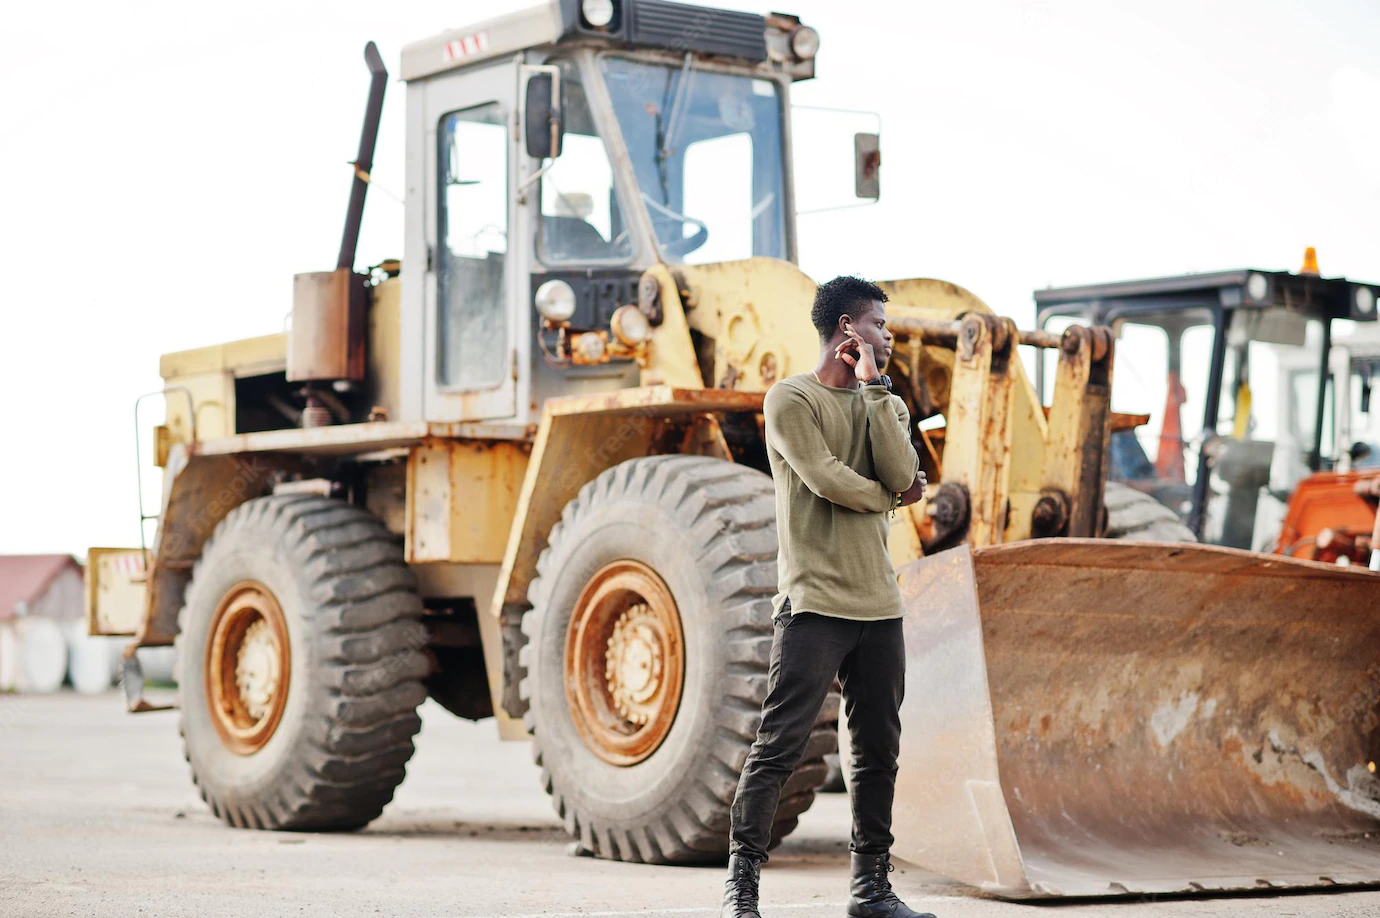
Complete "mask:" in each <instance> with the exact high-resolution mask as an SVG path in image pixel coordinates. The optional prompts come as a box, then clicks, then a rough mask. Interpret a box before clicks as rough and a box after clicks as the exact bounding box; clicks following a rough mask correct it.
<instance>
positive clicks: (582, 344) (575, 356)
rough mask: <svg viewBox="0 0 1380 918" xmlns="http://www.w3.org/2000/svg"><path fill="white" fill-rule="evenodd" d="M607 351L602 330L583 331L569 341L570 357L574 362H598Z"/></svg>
mask: <svg viewBox="0 0 1380 918" xmlns="http://www.w3.org/2000/svg"><path fill="white" fill-rule="evenodd" d="M607 353H608V344H607V343H606V342H605V341H604V335H603V333H602V332H585V333H584V334H583V335H576V336H575V337H574V339H572V340H571V342H570V357H571V359H572V361H573V362H574V363H576V364H588V363H599V362H601V361H602V360H603V359H604V356H605V355H606V354H607Z"/></svg>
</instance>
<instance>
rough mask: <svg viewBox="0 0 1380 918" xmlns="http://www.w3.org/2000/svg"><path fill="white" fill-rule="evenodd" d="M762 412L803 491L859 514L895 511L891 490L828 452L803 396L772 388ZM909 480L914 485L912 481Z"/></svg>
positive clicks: (770, 439)
mask: <svg viewBox="0 0 1380 918" xmlns="http://www.w3.org/2000/svg"><path fill="white" fill-rule="evenodd" d="M763 409H764V413H765V414H766V421H767V442H768V443H770V444H771V446H772V447H773V448H774V449H775V450H776V451H777V452H779V453H780V454H781V456H782V458H784V459H785V460H786V462H787V463H788V464H789V465H790V467H791V469H792V470H793V471H794V472H795V473H796V474H797V475H799V476H800V480H801V481H803V482H805V487H807V488H809V489H810V490H811V491H813V492H814V493H815V494H817V495H818V496H820V497H822V498H824V499H825V500H827V501H829V502H830V503H834V504H838V505H839V506H840V507H847V508H848V509H849V510H856V511H858V512H859V513H869V512H870V513H880V512H882V511H884V510H889V509H891V507H892V505H893V503H894V502H895V496H894V494H893V492H892V491H891V490H888V489H887V487H886V486H885V485H884V484H883V483H882V482H880V481H873V480H872V479H871V478H866V477H864V476H862V475H859V474H858V473H857V472H855V471H853V470H852V469H851V468H849V467H848V465H847V463H845V462H844V461H843V460H842V459H840V458H839V457H838V456H835V455H834V454H833V453H832V452H831V451H830V450H829V447H828V445H827V444H826V443H825V442H824V435H823V434H822V433H821V432H820V429H819V425H818V423H816V421H815V416H814V412H813V411H811V410H810V405H809V403H808V402H806V401H805V398H804V396H802V395H800V393H798V392H796V391H794V390H793V389H791V388H790V387H788V386H781V385H777V386H772V387H771V389H769V390H767V397H766V401H765V404H764V406H763ZM893 423H894V421H893ZM911 477H912V480H913V479H914V476H913V475H912V476H911ZM906 487H910V482H906ZM897 490H902V491H904V490H905V488H899V489H897Z"/></svg>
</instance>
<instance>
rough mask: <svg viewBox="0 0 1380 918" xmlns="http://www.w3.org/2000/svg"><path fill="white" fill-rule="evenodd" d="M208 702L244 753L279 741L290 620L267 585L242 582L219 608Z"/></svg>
mask: <svg viewBox="0 0 1380 918" xmlns="http://www.w3.org/2000/svg"><path fill="white" fill-rule="evenodd" d="M206 656H207V659H206V669H205V671H206V699H207V703H208V705H209V707H210V709H211V719H212V721H213V722H214V723H215V725H216V732H217V733H219V734H220V738H221V740H222V742H224V743H225V745H226V746H227V747H228V748H229V749H230V750H231V751H232V752H235V753H238V754H240V755H252V754H253V753H255V752H258V751H259V750H260V749H262V748H263V747H264V745H265V744H266V743H267V742H268V741H269V740H270V739H271V738H272V737H273V733H274V731H275V730H276V729H277V727H278V722H279V721H280V720H281V719H282V715H283V708H284V707H285V706H286V704H287V690H288V676H289V673H290V662H291V661H290V656H289V647H288V635H287V622H286V620H285V619H284V618H283V610H282V609H281V608H280V607H279V605H278V600H277V599H276V598H275V597H274V596H273V594H272V592H270V591H269V590H268V588H267V587H265V586H263V585H262V584H258V583H250V582H245V583H240V584H237V585H236V586H234V587H232V588H231V589H230V590H229V591H228V592H227V593H226V594H225V597H224V598H223V599H221V601H220V604H219V605H218V606H217V607H216V612H215V616H214V617H213V618H212V620H211V637H210V641H209V643H208V644H207V648H206Z"/></svg>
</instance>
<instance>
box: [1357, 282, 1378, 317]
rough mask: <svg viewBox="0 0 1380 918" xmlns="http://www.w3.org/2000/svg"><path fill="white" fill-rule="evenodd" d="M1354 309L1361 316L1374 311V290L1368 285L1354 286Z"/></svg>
mask: <svg viewBox="0 0 1380 918" xmlns="http://www.w3.org/2000/svg"><path fill="white" fill-rule="evenodd" d="M1355 299H1356V311H1357V312H1359V313H1360V314H1361V315H1363V316H1368V315H1370V314H1371V313H1373V312H1375V291H1374V290H1372V289H1370V288H1369V287H1357V288H1356V294H1355Z"/></svg>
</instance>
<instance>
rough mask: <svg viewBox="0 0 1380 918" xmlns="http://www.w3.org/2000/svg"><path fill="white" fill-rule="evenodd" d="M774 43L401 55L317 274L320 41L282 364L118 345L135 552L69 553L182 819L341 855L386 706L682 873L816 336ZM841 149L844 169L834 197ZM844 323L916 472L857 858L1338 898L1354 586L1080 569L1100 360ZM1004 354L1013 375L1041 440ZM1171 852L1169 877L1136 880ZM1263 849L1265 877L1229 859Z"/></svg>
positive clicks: (731, 736)
mask: <svg viewBox="0 0 1380 918" xmlns="http://www.w3.org/2000/svg"><path fill="white" fill-rule="evenodd" d="M818 46H819V36H818V35H817V34H816V33H815V32H814V30H813V29H811V28H810V27H809V26H807V25H804V24H802V23H801V22H800V21H799V20H798V19H795V18H794V17H790V16H786V15H781V14H772V15H770V16H765V17H763V16H757V15H751V14H746V13H737V12H730V11H726V10H717V9H709V8H704V7H691V6H683V5H679V4H674V3H667V2H661V0H598V2H595V0H585V2H576V0H552V2H549V3H546V4H544V5H542V6H539V7H536V8H534V9H531V10H527V11H524V12H519V13H514V14H511V15H507V16H504V17H501V18H497V19H492V20H489V21H487V22H483V23H479V24H477V25H474V26H471V27H467V28H464V29H458V30H454V31H450V32H446V33H444V34H442V35H439V36H436V37H435V38H432V39H428V40H425V41H422V42H418V43H416V44H413V45H409V46H407V47H406V48H405V49H404V50H403V53H402V77H403V79H404V81H405V82H406V106H407V128H406V130H407V144H406V157H407V162H406V185H407V187H406V195H405V196H406V215H405V232H404V252H403V256H404V257H403V258H402V260H401V263H400V264H399V263H397V262H385V263H383V264H381V265H378V266H375V267H374V268H372V269H370V270H369V271H367V272H363V273H360V272H357V271H356V270H355V264H354V262H355V239H356V237H357V232H358V228H359V223H360V219H361V216H362V211H363V205H364V197H365V192H366V190H367V185H368V180H369V170H370V168H371V160H372V148H373V138H374V135H375V133H376V130H377V125H378V115H379V109H380V106H381V105H382V101H383V92H384V86H385V80H386V74H385V71H384V67H383V64H382V62H381V60H380V59H379V57H378V55H377V52H376V51H375V50H373V48H372V46H370V48H369V49H368V50H367V51H366V58H367V60H368V61H369V64H370V68H371V70H372V71H373V72H374V85H373V89H372V90H371V94H370V102H369V107H368V109H367V114H366V120H365V130H364V136H363V138H362V141H361V150H360V155H359V157H358V160H357V162H356V173H355V178H354V184H353V188H352V195H351V206H350V209H349V211H348V213H347V221H346V230H345V234H344V240H343V242H342V246H341V252H340V257H339V259H338V261H337V265H336V268H335V269H334V270H333V271H329V272H321V273H315V274H302V275H298V276H297V278H296V280H295V282H294V288H293V294H294V303H293V315H292V325H291V330H290V331H288V332H287V333H285V334H277V335H268V336H265V337H262V338H255V339H251V340H247V341H236V342H230V343H227V344H221V345H216V346H212V347H207V348H202V349H199V350H194V351H186V352H181V353H175V354H168V355H166V356H164V358H163V360H162V365H161V375H162V377H163V379H164V382H165V385H164V388H163V389H162V390H161V395H160V397H161V398H162V399H163V401H164V402H165V405H166V421H165V423H164V424H162V425H160V426H159V428H158V429H157V431H156V436H155V449H154V452H155V455H154V460H155V462H156V464H157V465H159V466H161V467H162V470H163V473H162V477H163V487H162V503H161V506H160V508H159V509H158V512H157V513H156V514H155V516H156V524H157V525H156V531H155V534H154V536H153V538H152V540H151V542H150V544H149V545H147V546H146V547H141V548H140V549H134V550H102V549H93V550H92V556H91V565H90V570H91V576H90V580H89V584H88V589H89V594H90V623H91V630H92V631H93V632H94V633H98V634H126V635H131V636H132V637H133V638H134V640H133V641H132V642H131V644H130V646H129V650H128V651H127V654H126V673H125V690H126V694H127V701H128V704H129V707H130V709H131V710H147V709H149V708H151V707H155V706H154V705H152V704H151V703H150V702H149V701H148V700H146V699H145V698H144V695H143V686H142V678H141V676H140V674H139V671H138V660H137V656H136V650H137V649H138V648H140V647H150V646H159V645H168V644H173V643H175V644H176V645H177V646H178V651H179V652H178V707H179V708H180V711H181V728H182V734H183V737H184V740H185V744H186V754H187V758H188V761H189V763H190V766H191V770H192V775H193V778H194V780H195V781H196V783H197V785H198V787H199V788H200V790H201V793H202V795H203V797H204V798H205V799H206V801H207V803H208V804H209V805H210V806H211V808H212V809H213V810H214V811H215V812H216V814H217V815H218V816H220V817H221V818H222V819H224V820H225V821H226V822H228V823H230V824H232V825H235V826H243V827H253V828H264V829H320V830H327V829H348V828H352V827H357V826H361V825H364V824H366V823H368V822H369V821H370V820H372V819H373V818H375V817H376V816H378V815H379V813H380V811H381V810H382V808H383V807H384V806H385V805H386V804H387V803H388V801H389V800H390V799H391V797H392V794H393V791H394V789H395V788H396V787H397V785H398V784H399V782H401V781H402V779H403V775H404V768H405V765H406V762H407V760H408V758H409V756H410V755H411V752H412V738H413V736H414V735H415V734H416V732H417V730H418V729H419V726H420V724H419V720H418V717H417V714H416V708H417V706H418V705H419V704H421V702H422V701H423V700H425V699H426V698H427V697H431V698H434V699H435V700H436V701H437V702H438V703H440V704H441V705H442V706H444V707H445V708H446V709H448V710H449V711H451V712H452V713H454V714H456V715H458V716H461V717H467V718H474V719H478V718H488V717H492V718H493V719H494V720H495V721H496V722H497V726H498V729H499V731H500V734H501V735H502V736H504V737H505V738H509V739H529V741H530V742H532V743H533V746H534V750H535V755H536V757H537V760H538V762H539V763H540V766H541V775H542V780H543V781H544V783H545V785H546V789H547V790H548V792H549V793H550V794H551V796H552V799H553V802H554V803H555V806H556V809H557V811H558V812H559V813H560V815H561V817H562V818H563V820H564V822H565V825H566V827H567V829H568V830H569V831H570V833H571V834H572V835H573V836H575V837H576V838H577V839H578V841H579V844H580V845H581V846H582V847H583V848H584V849H586V850H587V851H589V852H591V853H593V854H596V855H598V856H600V857H606V858H615V859H622V860H629V861H643V862H653V863H695V862H705V861H715V860H720V859H722V858H723V857H724V855H725V853H726V848H727V834H728V819H729V804H730V801H731V798H732V794H733V791H734V787H735V784H736V781H737V775H738V771H739V769H740V767H741V766H742V764H743V761H744V759H745V757H746V754H747V751H748V748H749V746H750V744H751V742H752V739H753V736H754V732H755V729H756V726H757V722H758V714H759V706H760V703H761V701H762V698H763V695H764V692H765V687H766V679H767V655H768V650H769V647H770V643H771V623H770V604H769V598H770V596H771V595H772V593H773V592H774V591H775V588H776V573H775V554H776V536H775V521H774V517H773V502H772V485H771V480H770V478H769V477H768V474H767V463H766V455H765V448H764V444H763V433H762V418H761V408H762V395H763V392H764V391H765V390H766V389H767V388H768V387H769V386H770V385H771V384H772V383H774V382H775V381H777V380H778V379H781V378H783V377H785V376H787V375H791V374H796V373H801V372H805V371H807V370H808V369H809V368H810V367H811V366H812V364H813V362H814V360H815V357H816V354H817V348H818V342H817V339H816V336H815V332H814V329H813V328H812V327H811V324H810V321H809V317H808V312H809V306H810V302H811V298H812V295H813V292H814V283H813V282H812V281H811V280H810V279H809V278H808V277H806V276H805V275H804V274H802V273H801V272H800V270H799V269H798V268H797V267H796V265H795V253H796V230H795V220H794V205H793V201H794V198H793V193H792V183H791V180H790V173H789V169H788V167H787V164H788V163H789V162H790V143H791V138H790V133H789V130H788V124H789V119H788V117H787V115H788V113H789V99H790V91H791V86H792V83H793V82H794V81H796V80H800V79H806V78H809V77H812V76H813V75H814V66H815V54H816V51H817V49H818ZM876 139H877V138H876V137H875V136H872V135H858V136H856V137H853V138H845V140H851V141H852V142H853V146H854V149H855V152H856V174H855V176H854V180H855V184H856V189H857V191H858V193H859V195H860V196H864V197H875V196H876V195H877V191H878V164H879V161H880V160H879V155H878V153H877V143H876ZM885 287H886V289H887V292H888V295H889V297H890V304H889V309H888V311H889V315H890V316H891V317H892V327H893V330H894V331H895V332H896V334H897V339H898V347H897V350H896V353H895V356H894V357H893V364H892V368H891V374H892V376H893V378H894V379H895V380H896V381H897V385H898V391H899V392H900V393H901V394H902V395H903V397H904V398H905V399H906V401H907V403H908V404H909V406H910V408H911V413H912V416H913V417H914V418H916V419H917V421H922V422H923V426H924V429H923V430H922V429H920V428H919V427H917V429H916V430H915V431H914V438H915V442H916V445H917V449H918V450H919V452H920V455H921V456H922V459H923V462H924V466H925V469H926V471H927V472H928V473H929V477H930V481H932V482H934V483H935V485H934V487H933V491H932V494H931V495H930V497H929V499H928V500H926V501H925V502H923V503H922V504H917V505H915V506H914V507H910V508H907V509H906V510H904V511H900V512H898V513H896V515H895V517H894V518H893V526H892V530H891V533H892V537H891V549H892V551H893V554H894V557H895V560H896V561H897V562H898V566H899V567H900V569H901V573H902V581H903V585H904V588H905V589H906V591H907V595H908V596H909V597H910V605H911V614H910V616H909V618H908V622H907V627H908V628H909V629H910V630H911V631H912V634H911V637H910V639H911V644H910V646H911V648H912V660H911V667H910V676H909V678H910V680H911V681H910V685H909V689H908V703H907V704H908V706H907V714H906V716H907V718H908V720H907V725H906V742H907V748H906V753H905V758H904V760H903V762H902V772H903V784H902V786H901V789H900V790H901V792H900V794H899V795H898V803H897V810H896V822H897V825H898V832H897V835H898V848H897V851H898V853H899V854H901V855H902V856H904V857H908V858H911V859H912V860H915V861H917V862H919V863H921V864H924V865H926V866H930V867H932V868H934V869H938V870H942V871H943V872H945V873H948V874H949V875H951V876H954V877H957V878H959V879H962V880H966V881H968V882H972V883H975V884H978V885H981V886H983V887H985V888H987V889H991V890H994V891H997V892H1000V893H1003V894H1007V895H1014V896H1021V895H1032V894H1042V893H1043V894H1051V893H1060V892H1080V893H1081V892H1101V893H1108V892H1118V891H1125V890H1128V889H1139V888H1149V887H1154V888H1161V887H1166V888H1170V887H1172V888H1176V889H1183V888H1190V887H1191V884H1193V883H1198V884H1201V885H1204V886H1214V885H1241V883H1242V882H1246V885H1255V883H1256V881H1257V879H1264V880H1267V881H1271V882H1274V881H1275V880H1276V879H1280V878H1282V879H1281V882H1311V883H1318V882H1324V880H1321V879H1319V877H1322V876H1326V877H1328V878H1329V879H1328V880H1327V881H1326V882H1338V883H1345V882H1353V881H1357V880H1374V879H1377V878H1380V858H1377V857H1376V855H1375V849H1374V845H1375V842H1374V841H1373V840H1371V838H1370V836H1366V835H1365V834H1364V833H1365V830H1366V829H1367V828H1373V827H1375V826H1376V824H1377V823H1380V820H1377V819H1376V817H1375V813H1374V812H1373V811H1374V810H1375V809H1376V808H1377V807H1380V804H1377V803H1376V801H1375V800H1374V799H1373V798H1372V796H1370V794H1369V788H1370V785H1369V784H1368V783H1367V781H1368V780H1369V779H1368V775H1369V771H1368V770H1367V769H1368V765H1369V762H1370V761H1371V759H1372V758H1374V747H1375V744H1376V743H1375V728H1376V724H1375V717H1374V707H1375V704H1374V702H1375V698H1374V697H1373V694H1371V688H1372V686H1373V685H1374V682H1373V681H1372V679H1371V676H1370V675H1369V671H1368V670H1367V669H1366V667H1367V666H1369V665H1370V663H1369V661H1370V660H1371V659H1373V658H1374V656H1375V654H1374V653H1373V650H1374V649H1375V648H1376V646H1377V642H1376V640H1375V638H1374V636H1373V630H1374V625H1373V624H1372V623H1373V622H1374V621H1376V615H1375V612H1376V610H1375V601H1376V599H1377V584H1380V578H1378V577H1377V576H1375V575H1372V574H1366V573H1356V572H1346V571H1337V570H1323V569H1320V568H1319V567H1317V566H1315V565H1311V564H1308V563H1304V562H1291V561H1289V560H1287V559H1280V558H1272V559H1269V560H1268V561H1267V560H1265V559H1262V558H1260V557H1259V556H1256V555H1251V554H1247V553H1240V552H1230V551H1225V550H1222V549H1208V548H1198V547H1195V546H1193V545H1191V544H1186V545H1172V546H1162V545H1135V544H1131V543H1125V544H1117V543H1113V542H1107V541H1097V540H1095V538H1094V537H1096V536H1098V535H1099V533H1100V532H1101V529H1102V516H1103V512H1104V502H1103V491H1104V484H1105V481H1106V477H1107V454H1108V437H1109V434H1110V431H1111V430H1112V429H1113V428H1114V427H1124V426H1130V425H1134V424H1135V423H1137V421H1138V420H1139V419H1137V418H1128V417H1120V416H1115V415H1113V414H1112V412H1111V411H1110V406H1109V402H1108V392H1109V385H1110V381H1111V372H1112V362H1113V353H1114V343H1115V342H1114V341H1113V340H1112V338H1111V336H1110V334H1109V332H1108V331H1107V330H1106V329H1102V328H1086V327H1079V326H1075V327H1071V328H1069V329H1067V330H1065V331H1063V332H1062V334H1058V335H1056V334H1052V333H1047V332H1021V331H1019V330H1017V329H1016V328H1015V327H1014V326H1013V324H1012V323H1011V322H1010V320H1007V319H1004V318H1001V317H999V316H997V315H995V314H994V313H993V312H992V311H991V310H990V309H988V308H987V307H986V306H985V305H984V304H983V303H982V302H981V301H980V300H979V299H978V298H977V297H975V296H973V295H972V294H971V293H969V292H967V291H966V290H963V289H961V288H959V287H956V286H954V285H952V284H948V283H944V282H941V281H934V280H921V279H912V280H900V281H893V282H889V283H887V284H886V285H885ZM1020 346H1030V347H1035V348H1040V349H1045V350H1048V351H1050V352H1051V353H1053V354H1055V355H1056V356H1055V358H1054V360H1055V364H1056V366H1055V370H1054V382H1053V390H1052V397H1051V399H1050V402H1049V404H1048V405H1045V404H1043V402H1042V400H1041V399H1040V398H1039V397H1038V395H1037V393H1036V391H1035V389H1034V388H1033V387H1032V386H1031V384H1030V382H1029V380H1028V378H1027V376H1026V374H1025V372H1024V370H1023V368H1022V363H1021V361H1020V359H1018V357H1017V349H1018V347H1020ZM1236 596H1239V597H1240V601H1236V600H1235V599H1234V598H1233V597H1236ZM1281 658H1282V660H1283V662H1282V663H1281ZM836 716H837V715H836V707H834V706H828V707H827V708H826V710H825V711H824V712H823V715H822V716H821V718H820V722H819V724H818V728H817V730H816V731H815V735H814V736H813V737H812V739H811V741H810V743H809V744H808V747H807V749H806V750H805V755H804V758H803V760H802V763H801V765H800V766H799V768H798V769H797V771H796V773H795V775H794V776H793V777H792V779H791V780H790V781H789V783H788V784H787V786H786V789H785V794H784V797H783V800H782V803H781V809H780V812H779V814H778V818H777V825H776V836H777V837H778V838H780V837H781V836H783V835H785V834H786V833H788V832H789V831H790V830H791V829H792V828H793V827H794V825H795V822H796V819H797V817H798V816H799V815H800V813H801V812H803V811H804V810H805V809H806V808H807V807H808V806H809V805H810V803H811V801H812V799H813V795H814V792H815V788H816V787H817V786H818V785H819V784H820V782H821V781H822V780H823V779H824V776H825V768H824V764H823V756H824V755H825V754H826V753H827V752H830V751H831V750H832V749H834V748H836V738H835V735H834V734H835V719H836ZM1305 817H1306V818H1305ZM1276 830H1278V831H1276ZM1309 833H1313V834H1309ZM1176 835H1177V836H1179V837H1181V838H1182V837H1188V836H1190V835H1191V836H1192V838H1193V840H1194V844H1195V845H1197V847H1196V848H1193V849H1191V853H1193V854H1194V855H1202V854H1204V853H1211V854H1212V855H1214V857H1207V856H1201V857H1198V856H1195V857H1192V858H1187V857H1185V858H1180V859H1179V860H1173V859H1169V858H1165V857H1161V856H1160V855H1162V854H1164V852H1166V851H1175V850H1178V849H1176V848H1175V847H1174V837H1175V836H1176ZM1304 836H1307V838H1308V839H1309V840H1310V845H1311V847H1309V848H1308V850H1309V851H1310V852H1312V853H1314V854H1318V856H1317V857H1315V858H1314V859H1313V860H1310V861H1308V863H1307V869H1306V870H1303V871H1301V870H1300V869H1299V868H1298V866H1297V863H1298V862H1296V860H1294V859H1293V858H1291V857H1279V855H1278V854H1276V849H1277V848H1278V849H1279V850H1286V853H1291V854H1297V851H1296V850H1295V849H1294V848H1292V847H1289V846H1287V845H1286V844H1285V843H1286V842H1288V841H1290V840H1291V839H1296V838H1301V837H1304ZM1265 845H1268V846H1269V847H1264V846H1265ZM1109 846H1110V850H1109ZM1185 850H1190V849H1185ZM1115 852H1119V853H1120V857H1119V858H1113V857H1112V853H1115ZM1319 852H1323V853H1330V854H1331V857H1330V858H1325V857H1322V854H1320V853H1319ZM1267 855H1268V856H1267ZM1200 868H1201V869H1200ZM1305 873H1306V874H1308V876H1304V874H1305ZM1070 877H1074V878H1076V880H1075V879H1070ZM1223 877H1230V878H1231V879H1230V881H1229V882H1227V881H1223V880H1222V878H1223ZM1240 877H1249V878H1250V879H1249V881H1241V880H1240V879H1239V878H1240Z"/></svg>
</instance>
